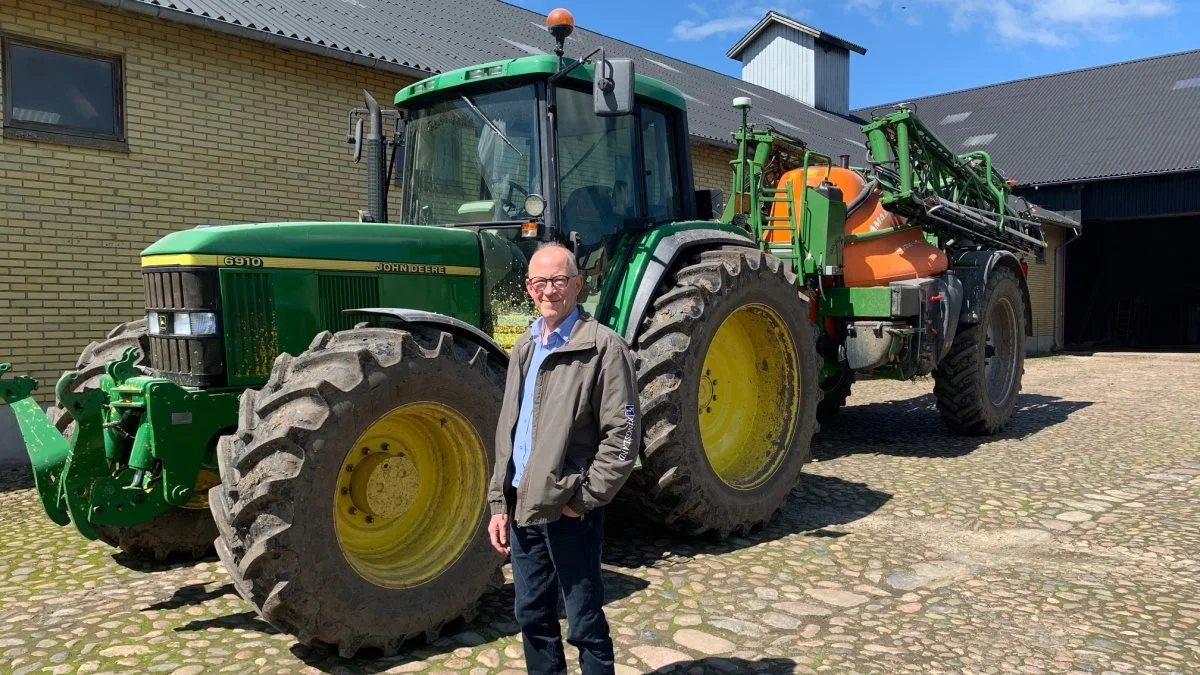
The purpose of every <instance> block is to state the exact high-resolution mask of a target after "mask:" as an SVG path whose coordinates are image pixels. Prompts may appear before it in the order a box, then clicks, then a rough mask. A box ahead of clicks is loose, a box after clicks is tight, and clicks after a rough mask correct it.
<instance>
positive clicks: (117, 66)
mask: <svg viewBox="0 0 1200 675" xmlns="http://www.w3.org/2000/svg"><path fill="white" fill-rule="evenodd" d="M14 44H15V45H18V46H21V47H30V48H33V49H42V50H46V51H52V52H57V53H60V54H65V55H68V56H76V57H81V58H87V59H92V60H95V61H105V62H108V63H109V64H110V65H111V66H114V67H113V68H112V73H113V77H112V87H113V92H112V94H113V108H114V110H113V116H114V122H115V123H114V125H113V126H114V127H115V133H107V132H103V131H95V130H90V129H80V128H77V127H69V126H65V125H58V124H46V123H44V122H30V121H27V120H17V119H14V118H13V96H12V75H13V69H12V67H11V65H10V64H12V45H14ZM0 58H3V69H4V78H3V87H4V137H5V138H11V139H15V140H24V141H44V142H48V143H60V144H63V145H80V146H84V147H90V148H99V149H105V150H120V151H124V152H128V151H129V145H128V138H127V135H126V129H125V57H124V55H123V54H119V53H115V52H105V51H100V50H94V49H85V48H80V47H76V46H74V45H69V44H62V43H58V42H50V41H47V40H40V39H37V38H31V37H26V36H23V35H14V34H12V33H0Z"/></svg>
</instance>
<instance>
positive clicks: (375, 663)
mask: <svg viewBox="0 0 1200 675" xmlns="http://www.w3.org/2000/svg"><path fill="white" fill-rule="evenodd" d="M649 585H650V584H649V582H647V581H645V580H644V579H639V578H637V577H633V576H630V575H628V574H622V573H621V572H616V571H613V570H610V569H605V570H604V597H605V600H606V601H608V602H612V601H615V600H619V599H621V598H624V597H627V596H630V595H633V594H634V593H636V592H638V591H640V590H642V589H644V588H646V587H647V586H649ZM234 593H235V591H234V589H233V586H232V584H226V585H224V586H220V587H217V588H214V589H212V590H208V589H207V588H206V587H205V585H203V584H196V585H193V586H185V587H183V588H181V589H179V590H178V591H176V592H175V594H174V595H173V596H172V597H171V599H169V600H166V601H164V602H161V603H158V604H156V605H151V606H149V607H147V608H146V610H147V611H149V610H159V609H176V608H178V607H182V606H184V605H196V604H200V603H203V602H205V601H207V600H210V599H213V598H217V597H220V596H222V595H232V594H234ZM560 611H561V608H560ZM209 629H219V630H220V629H223V630H235V629H238V630H250V631H256V632H259V633H263V634H266V635H276V634H278V633H279V632H280V631H279V630H277V629H276V628H275V627H274V626H271V625H270V624H268V623H267V622H266V621H263V620H262V618H260V617H259V616H258V615H257V614H256V613H255V612H254V611H253V610H250V609H247V611H245V612H237V613H234V614H226V615H223V616H218V617H213V618H207V619H196V620H193V621H189V622H188V623H186V624H184V625H182V626H178V627H176V628H175V631H177V632H203V631H206V630H209ZM519 632H520V628H519V627H518V626H517V624H516V623H515V622H514V620H513V586H512V584H504V585H503V586H501V587H500V588H498V589H496V590H495V591H492V592H491V593H488V594H487V595H485V596H484V597H483V598H481V599H480V603H479V612H478V614H477V615H476V616H475V618H473V619H472V620H470V621H466V620H463V619H459V620H457V621H454V622H451V623H450V624H448V625H446V626H445V627H443V629H442V631H441V632H440V635H437V636H429V638H425V639H418V640H414V641H412V642H406V643H405V644H404V645H403V646H402V647H401V650H400V653H399V654H397V655H396V656H391V657H384V656H382V655H381V653H380V652H379V651H378V650H370V649H364V650H362V651H361V652H359V656H358V658H354V659H343V658H341V657H339V656H338V655H337V650H336V649H335V648H331V647H324V646H308V645H302V644H299V643H294V644H292V646H291V648H290V649H291V652H292V654H293V655H294V656H295V657H296V658H298V659H300V660H301V661H304V662H305V663H306V664H308V665H309V666H312V667H313V668H317V669H320V670H323V671H326V672H329V671H331V670H333V669H335V668H336V669H338V670H339V671H344V672H353V673H378V672H382V671H385V670H388V669H389V668H395V667H397V666H401V665H404V664H406V663H409V662H411V661H423V660H425V659H428V658H430V657H432V656H437V655H439V654H445V653H448V652H452V651H454V650H455V649H458V648H459V647H475V646H478V645H481V644H484V643H487V642H492V641H494V640H498V639H500V638H504V637H511V636H513V635H517V634H518V633H519Z"/></svg>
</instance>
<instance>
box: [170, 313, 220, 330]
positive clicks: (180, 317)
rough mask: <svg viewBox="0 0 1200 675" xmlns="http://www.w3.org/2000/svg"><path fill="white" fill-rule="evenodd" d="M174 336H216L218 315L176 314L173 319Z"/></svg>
mask: <svg viewBox="0 0 1200 675" xmlns="http://www.w3.org/2000/svg"><path fill="white" fill-rule="evenodd" d="M172 318H173V321H172V322H171V323H172V325H171V328H172V330H171V332H172V333H173V334H174V335H190V336H202V335H216V334H217V315H216V314H215V313H213V312H176V313H175V314H174V316H173V317H172Z"/></svg>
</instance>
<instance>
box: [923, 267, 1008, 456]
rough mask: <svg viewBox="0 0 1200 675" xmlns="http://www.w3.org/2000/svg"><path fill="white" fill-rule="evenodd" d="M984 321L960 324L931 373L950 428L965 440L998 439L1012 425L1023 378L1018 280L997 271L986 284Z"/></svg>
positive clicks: (934, 390) (940, 406)
mask: <svg viewBox="0 0 1200 675" xmlns="http://www.w3.org/2000/svg"><path fill="white" fill-rule="evenodd" d="M981 314H982V316H983V320H982V321H980V322H979V323H977V324H973V325H966V324H960V325H959V326H958V332H957V333H956V334H955V336H954V343H953V344H952V345H951V347H950V352H949V353H948V354H947V355H946V356H945V358H943V359H942V362H941V363H939V364H938V367H937V368H936V369H935V370H934V371H933V381H934V386H933V393H934V396H936V397H937V407H938V411H939V412H940V413H941V415H942V419H943V420H944V421H945V423H946V425H947V426H949V427H950V428H951V429H953V430H954V431H957V432H958V433H961V434H968V435H972V436H985V435H991V434H996V433H999V432H1000V431H1002V430H1003V429H1004V427H1005V426H1007V425H1008V422H1009V420H1011V419H1012V416H1013V411H1014V410H1015V409H1016V406H1017V395H1018V394H1019V393H1020V392H1021V376H1022V375H1023V374H1024V373H1025V345H1024V339H1025V295H1024V293H1022V292H1021V284H1020V282H1019V281H1018V280H1017V274H1016V272H1014V271H1013V270H1011V269H1009V268H1007V267H997V268H996V269H995V270H993V271H992V274H991V276H990V277H989V278H988V282H987V290H986V291H985V295H984V302H983V311H982V313H981Z"/></svg>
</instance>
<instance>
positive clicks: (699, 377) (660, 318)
mask: <svg viewBox="0 0 1200 675" xmlns="http://www.w3.org/2000/svg"><path fill="white" fill-rule="evenodd" d="M672 281H673V286H672V287H671V288H669V289H668V290H667V291H666V292H664V293H663V294H662V295H660V296H659V297H658V298H657V299H655V301H654V306H653V310H652V312H651V313H650V315H649V317H647V319H646V321H645V323H644V325H643V326H642V329H641V332H640V333H639V335H638V337H637V340H636V343H635V351H636V352H637V371H638V372H637V375H638V385H639V388H640V390H641V402H642V414H643V429H644V431H643V438H644V451H645V461H644V463H643V469H642V470H641V471H638V472H635V473H634V476H633V478H632V479H631V482H632V484H633V487H634V490H633V491H634V493H635V494H636V495H637V498H638V499H640V500H641V501H642V503H643V506H644V508H645V511H646V512H647V513H649V514H650V515H651V516H652V517H655V518H657V519H658V520H660V521H661V522H663V523H664V524H666V525H667V526H669V527H672V528H674V529H678V530H681V531H683V532H686V533H688V534H700V533H705V532H711V533H714V534H716V535H717V536H718V537H722V538H723V537H726V536H728V535H730V534H738V533H744V532H747V531H749V530H750V529H751V528H753V527H756V526H758V525H761V524H763V523H765V522H766V521H768V520H769V519H770V518H771V517H772V516H773V515H774V514H775V513H776V512H777V511H779V510H780V509H782V508H783V506H784V504H785V503H786V501H787V498H788V495H789V494H790V493H791V491H792V489H793V488H795V486H796V483H797V481H798V480H799V478H800V472H801V469H802V468H803V466H804V464H805V462H806V461H807V460H808V456H809V451H810V442H811V439H812V435H813V431H814V429H815V427H816V406H817V402H818V401H819V400H820V390H819V389H818V387H817V373H818V361H817V355H816V345H815V342H814V340H813V333H812V327H811V325H810V324H809V320H808V308H807V305H806V304H805V301H804V300H803V299H801V297H800V295H799V293H798V292H797V289H796V286H795V283H794V281H793V278H792V277H791V275H790V274H789V273H787V272H786V271H785V270H784V268H783V265H782V263H781V262H780V261H779V260H778V259H776V258H774V257H770V256H767V255H764V254H763V253H761V252H759V251H754V250H747V249H743V250H719V251H708V252H705V253H703V254H701V256H700V258H699V259H698V260H695V261H694V262H692V263H691V264H687V265H685V266H684V267H682V268H681V269H679V270H678V271H677V272H676V273H675V274H674V278H673V280H672Z"/></svg>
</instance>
